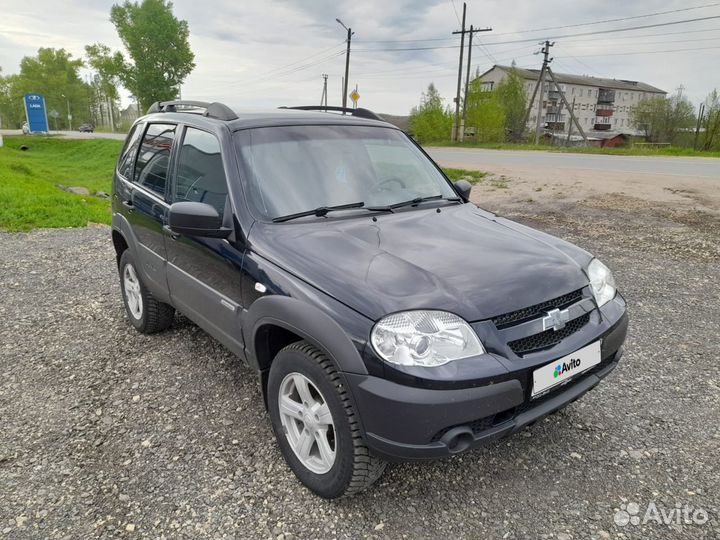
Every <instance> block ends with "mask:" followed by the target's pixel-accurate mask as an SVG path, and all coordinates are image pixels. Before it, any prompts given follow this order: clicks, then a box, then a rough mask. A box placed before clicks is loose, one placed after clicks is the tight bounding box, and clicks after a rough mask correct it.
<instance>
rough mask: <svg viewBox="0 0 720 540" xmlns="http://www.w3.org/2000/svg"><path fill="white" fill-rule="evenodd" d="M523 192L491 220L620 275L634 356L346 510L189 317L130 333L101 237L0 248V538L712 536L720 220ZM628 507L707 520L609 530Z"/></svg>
mask: <svg viewBox="0 0 720 540" xmlns="http://www.w3.org/2000/svg"><path fill="white" fill-rule="evenodd" d="M511 188H512V186H510V189H509V193H510V194H509V195H508V196H506V197H505V198H504V199H503V198H502V197H496V198H495V200H494V202H493V206H491V208H492V209H495V208H497V209H500V210H502V212H503V213H505V214H506V215H508V216H510V217H514V218H516V219H519V220H521V221H524V222H527V223H530V224H534V225H536V226H539V227H540V228H542V229H545V230H548V231H550V232H552V233H554V234H558V235H560V236H562V237H565V238H568V239H569V240H571V241H573V242H576V243H578V244H579V245H581V246H583V247H585V248H586V249H588V250H590V251H593V252H594V253H596V254H597V255H598V256H600V257H601V258H602V259H603V260H605V261H606V262H607V263H608V264H609V265H610V266H611V267H612V268H613V269H614V270H615V273H616V277H617V279H618V281H619V283H620V285H621V288H622V290H623V293H624V294H625V296H626V298H627V300H628V303H629V305H630V312H631V318H632V320H631V331H630V335H629V337H628V341H627V343H626V346H627V353H626V355H625V358H624V361H623V362H622V364H621V365H620V366H619V367H618V368H617V369H616V370H615V372H614V373H613V374H612V375H611V376H610V377H609V378H608V379H607V380H606V381H605V382H604V383H603V384H602V385H600V387H598V388H597V389H596V390H595V391H593V392H591V393H590V394H588V395H587V396H585V397H584V398H583V399H582V400H580V401H578V402H576V403H575V404H573V405H571V406H570V407H568V408H566V409H564V410H563V411H561V412H560V413H558V414H557V415H554V416H553V417H552V418H550V419H548V420H546V421H544V422H542V423H539V424H538V425H536V426H534V427H533V428H531V429H529V430H526V431H524V432H522V433H521V434H518V435H517V436H515V437H513V438H511V439H507V440H504V441H500V442H498V443H496V444H494V445H492V446H490V447H488V448H484V449H480V450H477V451H475V452H472V453H469V454H465V455H463V456H460V457H457V458H455V459H451V460H448V461H441V462H436V463H429V464H424V465H397V466H393V467H392V468H391V469H389V471H388V472H387V473H386V474H385V476H384V477H383V478H382V479H381V480H380V482H378V484H376V486H375V487H374V488H373V489H371V490H370V491H369V492H367V493H365V494H361V495H359V496H356V497H354V498H352V499H348V500H342V501H336V502H328V501H324V500H321V499H319V498H317V497H314V496H313V495H311V494H310V493H309V492H308V491H306V490H305V489H303V488H302V487H301V486H300V484H299V483H298V482H297V481H296V480H295V478H294V476H293V475H292V474H291V473H290V471H289V469H288V468H287V467H286V466H285V464H284V462H283V459H282V457H281V455H280V453H279V451H278V450H277V448H276V446H275V443H274V441H273V435H272V432H271V429H270V427H269V420H268V417H267V415H266V413H265V412H264V410H263V407H262V405H261V403H260V396H259V392H258V389H257V386H256V382H255V379H254V377H253V375H252V374H251V373H250V372H248V371H247V370H246V369H244V368H243V367H242V366H241V365H240V364H239V362H237V361H236V360H235V358H234V357H233V356H232V355H231V354H230V353H228V352H227V351H225V350H224V349H223V348H222V347H221V346H220V345H219V344H217V343H216V342H215V341H214V340H212V339H211V338H209V337H208V336H207V335H206V334H205V333H204V332H202V331H201V330H199V329H198V328H197V327H195V326H194V325H193V324H192V323H190V322H188V321H187V320H186V319H184V318H182V317H178V318H177V319H176V323H175V325H174V326H173V328H172V329H171V330H169V331H168V332H166V333H163V334H160V335H156V336H151V337H147V336H143V335H140V334H138V333H136V332H135V331H133V330H132V329H131V327H130V326H129V324H128V323H127V321H126V320H125V314H124V312H123V308H122V304H121V300H120V293H119V287H118V280H117V275H116V269H115V267H114V257H113V252H112V246H111V243H110V240H109V230H108V229H107V228H105V227H90V228H87V229H80V230H54V231H37V232H33V233H30V234H17V235H9V234H0V291H2V296H1V297H0V298H1V299H0V421H1V422H2V424H1V425H2V436H1V437H0V538H63V537H66V538H77V537H125V538H134V537H147V538H158V537H173V538H201V537H202V538H208V537H213V538H220V537H244V538H247V537H261V538H275V539H285V538H306V537H321V538H329V537H340V538H357V537H364V538H418V537H432V538H437V537H445V538H471V537H492V538H522V537H532V538H537V537H540V538H558V539H565V540H567V539H570V538H615V537H622V538H640V537H642V538H667V537H682V538H720V495H719V494H720V464H719V459H718V456H720V430H719V422H718V420H719V418H720V363H718V358H720V348H719V346H718V343H719V342H720V330H719V329H720V309H719V308H718V306H719V300H720V288H719V287H718V277H719V274H720V272H719V271H718V265H719V261H720V252H719V250H718V245H719V244H720V227H719V226H718V221H717V216H712V215H706V214H702V215H696V214H693V213H692V210H691V209H683V210H682V211H679V212H678V211H676V209H674V208H672V207H668V206H666V207H662V206H657V205H653V204H646V203H644V202H643V201H637V200H631V199H630V198H627V197H622V198H621V199H617V198H615V199H613V198H612V197H607V198H597V199H589V200H587V201H584V202H583V203H582V204H579V203H575V202H573V203H572V204H570V203H568V204H565V206H563V203H562V200H560V199H559V198H557V197H553V196H552V195H551V194H548V195H546V196H545V198H544V199H542V200H541V198H540V197H539V196H538V197H537V198H536V199H535V200H534V201H532V202H530V201H525V202H523V201H520V200H515V199H513V197H512V195H511V194H512V189H511ZM482 189H483V188H479V189H477V190H476V194H478V195H477V196H481V195H482ZM488 189H496V188H494V187H489V188H488ZM503 189H505V188H503ZM546 191H548V190H546ZM503 193H504V192H503ZM632 503H636V504H637V505H639V508H640V512H639V517H640V518H642V517H643V515H644V513H645V511H646V509H647V508H648V505H650V504H651V503H652V504H654V505H656V508H657V509H658V514H659V512H660V511H661V510H662V511H664V512H665V513H666V514H667V513H668V512H670V511H672V510H675V509H676V505H680V507H681V510H682V508H683V507H684V506H685V505H687V506H689V507H690V508H691V509H702V510H704V511H705V512H707V514H708V515H709V521H708V522H707V523H705V524H703V525H700V524H685V523H682V520H681V523H680V525H678V524H677V523H675V525H673V526H672V527H669V526H668V525H664V524H658V523H656V522H653V521H650V522H648V523H646V524H644V525H643V524H639V525H634V524H632V523H631V524H628V525H625V526H618V525H616V524H615V522H614V516H615V515H616V512H618V511H620V510H622V509H625V508H627V509H629V510H632V511H634V510H635V507H634V506H633V504H632ZM621 505H623V506H621ZM628 505H630V506H629V507H628ZM691 511H692V510H691ZM658 514H655V515H658ZM620 515H621V516H626V517H627V514H620Z"/></svg>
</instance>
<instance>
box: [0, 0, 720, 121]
mask: <svg viewBox="0 0 720 540" xmlns="http://www.w3.org/2000/svg"><path fill="white" fill-rule="evenodd" d="M453 1H454V4H453ZM112 3H113V2H112V1H111V0H94V1H93V2H86V1H81V0H64V1H63V2H57V1H55V0H34V1H33V2H32V3H29V2H26V3H17V2H11V1H10V0H0V13H2V14H3V15H2V17H1V18H0V36H2V39H0V66H2V68H3V72H4V73H13V72H16V71H17V70H18V66H19V63H20V60H21V58H22V57H23V56H25V55H32V54H35V53H36V52H37V49H38V48H39V47H41V46H43V47H64V48H65V49H67V50H68V51H70V52H71V53H73V54H74V55H75V56H78V57H80V56H82V55H83V52H84V50H83V48H84V45H86V44H88V43H94V42H103V43H107V44H108V45H110V46H112V47H114V48H118V47H120V42H119V39H118V38H117V35H116V33H115V29H114V28H113V26H112V24H111V23H110V21H109V14H110V8H111V6H112ZM174 6H175V13H176V15H177V16H178V17H180V18H183V19H185V20H187V21H188V23H189V26H190V33H191V36H190V39H191V46H192V48H193V50H194V51H195V54H196V59H195V61H196V64H197V68H196V69H195V71H194V72H193V73H192V74H191V75H190V76H189V77H188V79H187V81H186V83H185V84H184V85H183V89H182V91H183V97H184V98H187V99H192V98H195V99H203V100H219V101H225V102H227V103H228V104H230V105H231V106H233V107H236V108H258V107H277V106H279V105H295V104H308V103H319V100H320V95H321V91H322V74H323V73H327V74H328V75H329V80H328V87H329V97H330V102H331V103H332V102H335V103H339V102H340V99H341V92H340V88H341V78H342V76H343V74H344V67H345V59H344V48H345V46H344V39H345V34H344V30H343V29H342V28H341V27H340V26H339V25H338V24H337V23H336V22H335V18H336V17H339V18H340V19H342V20H343V22H344V23H345V24H347V25H348V26H351V27H352V29H353V32H354V35H353V46H352V53H351V66H350V86H351V87H354V86H355V84H357V85H358V87H359V90H360V94H361V96H362V97H361V105H362V106H365V107H368V108H372V109H375V110H378V111H381V112H389V113H396V114H406V113H407V112H408V111H409V110H410V108H411V107H412V106H414V105H416V104H417V102H418V101H419V98H420V94H421V92H422V91H423V90H424V89H425V88H426V87H427V85H428V83H429V82H431V81H433V82H434V83H435V84H436V86H437V87H438V89H439V90H440V92H441V94H442V95H443V96H444V97H445V99H446V103H448V104H451V103H452V96H453V95H454V93H455V86H456V84H457V62H458V52H459V51H458V49H457V44H458V39H457V37H455V38H453V37H452V34H451V32H452V31H453V30H457V29H458V27H459V22H458V16H459V15H460V14H461V13H462V11H461V10H462V2H461V1H460V0H399V1H395V2H388V1H387V0H362V1H358V0H353V1H350V0H313V1H308V0H275V1H272V2H270V1H267V2H237V1H230V0H208V1H206V2H195V1H192V0H176V1H175V2H174ZM686 7H688V6H687V4H686V3H684V2H682V1H680V0H669V1H668V0H646V1H645V2H642V4H638V3H627V2H624V1H619V0H608V1H605V2H570V3H568V2H565V1H564V0H546V1H545V2H542V3H539V2H522V3H517V2H512V3H511V2H507V1H505V0H483V1H480V0H470V1H469V2H468V25H469V24H470V23H472V24H474V25H475V26H476V27H485V26H491V27H492V28H493V31H492V32H488V33H484V34H478V35H477V39H476V41H475V43H476V46H475V47H474V48H473V53H472V64H473V68H472V71H473V72H474V71H475V69H476V68H479V69H480V71H484V70H485V69H488V68H489V67H490V66H491V65H492V64H493V63H495V62H497V63H510V62H511V61H512V60H513V59H515V60H516V61H517V62H518V64H519V65H521V66H525V67H537V66H539V63H540V59H539V57H538V56H534V55H533V52H534V51H535V50H536V49H537V48H538V47H537V44H536V42H535V40H537V41H540V40H541V39H543V38H545V37H548V36H550V37H552V36H553V35H563V34H569V33H577V32H582V31H588V30H592V29H599V28H618V27H623V26H633V25H639V24H650V23H654V22H663V21H671V20H680V19H689V18H694V17H701V16H708V15H720V8H718V7H711V8H704V9H698V10H693V11H686V12H678V13H675V14H668V15H662V16H655V17H650V18H642V19H631V20H627V21H617V22H612V23H606V24H604V25H588V26H581V27H572V28H566V29H557V30H541V31H536V32H531V33H528V32H522V33H513V32H521V31H525V30H528V29H538V28H544V27H552V26H560V25H573V24H577V23H583V22H587V21H595V20H600V19H613V18H620V17H630V16H633V15H637V14H645V13H651V12H657V11H668V10H672V9H683V8H686ZM456 13H457V15H456ZM699 30H704V32H699ZM690 31H692V32H690ZM671 32H678V33H671ZM680 32H685V33H680ZM523 38H528V39H529V38H533V39H532V41H529V42H525V43H502V42H506V41H513V40H518V39H523ZM711 38H712V39H711ZM420 39H423V40H426V39H431V40H432V41H410V40H420ZM713 39H714V41H713ZM387 40H394V41H387ZM675 40H677V41H678V43H670V42H671V41H675ZM683 40H685V41H683ZM690 40H695V41H690ZM478 41H480V42H482V43H483V44H485V46H484V47H481V46H479V45H478ZM498 42H500V43H498ZM655 42H657V43H655ZM663 43H664V44H663ZM713 45H714V46H720V19H718V20H716V21H706V22H696V23H689V24H684V25H676V26H667V27H661V28H657V29H647V30H643V31H635V32H627V33H617V34H604V35H597V36H587V37H577V38H565V39H562V38H557V39H556V46H555V48H554V49H553V55H554V57H555V61H554V62H553V68H554V69H555V71H557V72H568V73H576V74H583V73H585V74H590V75H602V76H606V77H615V78H622V79H634V80H641V81H644V82H647V83H650V84H652V85H654V86H658V87H660V88H663V89H666V90H668V91H673V90H674V89H675V88H676V87H678V86H679V85H680V84H683V85H684V86H685V92H686V94H687V95H688V96H690V98H691V99H693V100H694V101H695V102H698V101H700V100H701V99H702V98H703V97H704V96H705V94H706V93H707V92H709V91H710V90H711V89H712V88H713V87H720V72H719V71H718V70H717V69H715V67H714V66H717V65H718V63H720V62H718V60H719V59H720V54H718V53H720V49H706V50H697V51H686V52H679V53H655V54H653V51H659V50H664V49H672V48H702V47H711V46H713ZM424 47H438V48H433V49H428V50H418V49H422V48H424ZM391 48H396V49H397V48H401V49H415V50H403V51H398V50H395V51H392V50H385V49H391ZM628 53H642V54H636V55H635V54H632V55H631V54H628ZM125 101H126V102H127V97H126V99H125Z"/></svg>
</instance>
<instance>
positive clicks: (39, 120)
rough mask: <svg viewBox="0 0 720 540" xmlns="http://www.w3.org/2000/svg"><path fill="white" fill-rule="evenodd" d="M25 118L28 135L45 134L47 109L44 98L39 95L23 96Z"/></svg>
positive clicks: (46, 129) (47, 129) (46, 130)
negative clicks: (28, 130) (28, 129)
mask: <svg viewBox="0 0 720 540" xmlns="http://www.w3.org/2000/svg"><path fill="white" fill-rule="evenodd" d="M24 102H25V118H27V123H28V127H29V128H30V133H47V132H48V131H50V129H49V128H48V119H47V109H46V108H45V97H44V96H41V95H40V94H25V99H24Z"/></svg>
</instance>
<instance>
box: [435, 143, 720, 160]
mask: <svg viewBox="0 0 720 540" xmlns="http://www.w3.org/2000/svg"><path fill="white" fill-rule="evenodd" d="M428 146H455V147H459V148H485V149H489V150H531V151H541V152H565V153H573V154H607V155H615V156H679V157H708V158H720V151H711V152H699V151H696V150H693V149H691V148H679V147H676V146H669V147H663V148H649V147H642V146H629V147H626V148H595V147H588V148H579V147H570V148H566V147H564V146H550V145H548V144H512V143H473V142H462V143H453V142H443V143H433V144H430V145H428Z"/></svg>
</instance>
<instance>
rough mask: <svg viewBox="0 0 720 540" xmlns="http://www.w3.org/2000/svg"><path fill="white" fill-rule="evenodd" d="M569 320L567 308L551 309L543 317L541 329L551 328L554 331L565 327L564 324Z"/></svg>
mask: <svg viewBox="0 0 720 540" xmlns="http://www.w3.org/2000/svg"><path fill="white" fill-rule="evenodd" d="M569 320H570V312H569V311H568V310H567V309H564V310H562V311H560V310H559V309H551V310H550V311H548V312H547V315H546V316H545V317H543V320H542V321H543V330H549V329H550V328H552V329H553V330H555V331H556V332H557V331H558V330H562V329H563V328H565V324H566V323H567V322H568V321H569Z"/></svg>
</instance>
